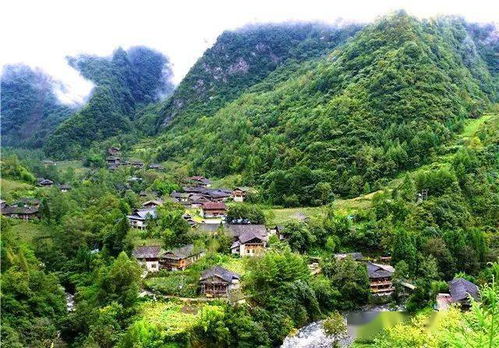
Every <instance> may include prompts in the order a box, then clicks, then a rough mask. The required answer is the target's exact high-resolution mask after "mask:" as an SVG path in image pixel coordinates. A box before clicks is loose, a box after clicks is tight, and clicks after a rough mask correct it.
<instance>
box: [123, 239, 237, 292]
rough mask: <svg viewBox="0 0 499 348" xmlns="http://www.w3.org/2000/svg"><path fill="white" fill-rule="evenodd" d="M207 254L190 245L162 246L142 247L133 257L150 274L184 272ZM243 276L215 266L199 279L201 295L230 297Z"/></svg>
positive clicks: (135, 251)
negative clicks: (165, 247) (170, 247)
mask: <svg viewBox="0 0 499 348" xmlns="http://www.w3.org/2000/svg"><path fill="white" fill-rule="evenodd" d="M204 254H205V251H204V249H201V248H196V247H195V246H194V245H193V244H188V245H185V246H182V247H179V248H173V249H170V250H164V249H163V248H161V247H160V246H157V245H155V246H141V247H137V248H135V249H134V250H133V253H132V255H133V257H135V258H136V259H137V261H138V262H139V263H140V264H141V265H143V266H144V267H145V268H146V270H147V271H149V272H157V271H159V270H161V269H166V270H169V271H183V270H185V269H186V268H187V267H189V266H190V265H192V264H193V263H194V262H196V261H197V260H199V259H200V258H201V257H203V256H204ZM240 279H241V276H240V275H239V274H236V273H234V272H231V271H229V270H227V269H225V268H223V267H220V266H214V267H211V268H209V269H207V270H205V271H204V272H203V273H202V274H201V277H200V278H199V284H200V288H201V294H202V295H205V296H208V297H223V296H228V295H229V294H230V292H231V291H233V290H235V289H238V288H239V281H240Z"/></svg>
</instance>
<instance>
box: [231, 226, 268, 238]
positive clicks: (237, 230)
mask: <svg viewBox="0 0 499 348" xmlns="http://www.w3.org/2000/svg"><path fill="white" fill-rule="evenodd" d="M229 232H230V234H231V235H232V236H233V237H239V236H241V235H243V234H247V233H253V234H255V235H259V236H262V237H265V236H266V235H267V228H266V227H265V225H250V224H244V225H232V224H231V225H229Z"/></svg>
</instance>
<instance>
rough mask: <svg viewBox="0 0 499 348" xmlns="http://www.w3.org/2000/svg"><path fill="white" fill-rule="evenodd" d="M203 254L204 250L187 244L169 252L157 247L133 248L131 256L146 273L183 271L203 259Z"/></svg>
mask: <svg viewBox="0 0 499 348" xmlns="http://www.w3.org/2000/svg"><path fill="white" fill-rule="evenodd" d="M204 253H205V251H204V249H199V248H195V247H194V245H193V244H188V245H185V246H183V247H180V248H174V249H170V250H164V249H163V248H161V247H160V246H157V245H153V246H142V247H138V248H135V249H134V250H133V253H132V255H133V257H135V258H136V259H137V261H138V262H139V263H140V264H141V265H143V266H144V267H145V268H146V270H147V271H148V272H157V271H159V270H161V269H167V270H169V271H183V270H185V269H186V268H187V267H189V266H190V265H191V264H193V263H194V262H196V261H197V260H198V259H199V258H201V257H203V256H204Z"/></svg>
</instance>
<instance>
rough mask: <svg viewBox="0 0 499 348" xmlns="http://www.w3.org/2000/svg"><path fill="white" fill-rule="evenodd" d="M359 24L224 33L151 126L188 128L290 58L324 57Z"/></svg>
mask: <svg viewBox="0 0 499 348" xmlns="http://www.w3.org/2000/svg"><path fill="white" fill-rule="evenodd" d="M361 28H362V26H361V25H348V26H344V27H334V26H328V25H324V24H315V23H307V24H268V25H258V26H248V27H246V28H243V29H241V30H237V31H226V32H224V33H223V34H222V35H221V36H220V37H219V38H218V39H217V42H216V43H215V44H214V45H213V47H211V48H210V49H208V50H207V51H206V52H205V53H204V54H203V56H202V57H201V58H200V59H199V60H198V61H197V62H196V64H195V65H194V66H193V67H192V68H191V70H190V71H189V73H188V74H187V76H186V77H185V78H184V79H183V80H182V82H181V83H180V85H179V86H178V88H177V89H176V91H175V93H174V94H173V96H172V98H170V99H169V100H168V101H167V102H166V103H165V105H164V106H163V107H162V109H161V110H160V113H159V117H158V119H157V121H156V125H155V126H156V128H152V129H150V130H154V131H157V130H158V128H157V127H159V129H161V128H164V127H165V126H168V125H170V124H172V123H173V124H177V125H180V126H189V125H191V124H192V123H193V122H194V121H195V119H196V118H198V117H200V116H210V115H212V114H214V113H215V112H216V111H217V110H218V109H220V108H221V107H223V106H224V105H225V104H227V103H228V102H231V101H232V100H234V99H236V98H237V97H238V96H240V95H241V94H242V93H244V91H245V90H246V89H247V88H248V87H250V86H252V85H254V84H256V83H258V82H260V81H262V80H263V79H264V78H265V77H267V76H268V75H269V74H270V73H271V72H272V71H274V70H275V69H276V68H277V67H279V66H281V65H283V64H285V63H287V62H288V60H290V59H292V60H295V61H304V60H307V59H310V58H313V57H318V56H321V55H324V54H325V53H327V52H329V51H330V50H331V49H333V48H334V47H336V46H337V45H339V44H341V43H343V42H345V41H346V40H347V39H348V38H349V37H351V36H353V35H354V34H355V33H356V32H357V31H358V30H360V29H361ZM151 126H152V125H150V126H149V127H150V128H151Z"/></svg>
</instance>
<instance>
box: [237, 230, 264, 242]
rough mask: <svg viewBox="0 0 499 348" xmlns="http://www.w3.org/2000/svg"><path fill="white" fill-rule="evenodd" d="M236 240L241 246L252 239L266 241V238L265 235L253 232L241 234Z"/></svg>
mask: <svg viewBox="0 0 499 348" xmlns="http://www.w3.org/2000/svg"><path fill="white" fill-rule="evenodd" d="M238 239H239V242H240V243H241V244H244V243H247V242H249V241H251V240H253V239H259V240H261V241H266V240H267V237H266V235H264V234H260V233H258V232H255V231H246V232H243V233H242V234H240V235H239V237H238Z"/></svg>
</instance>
